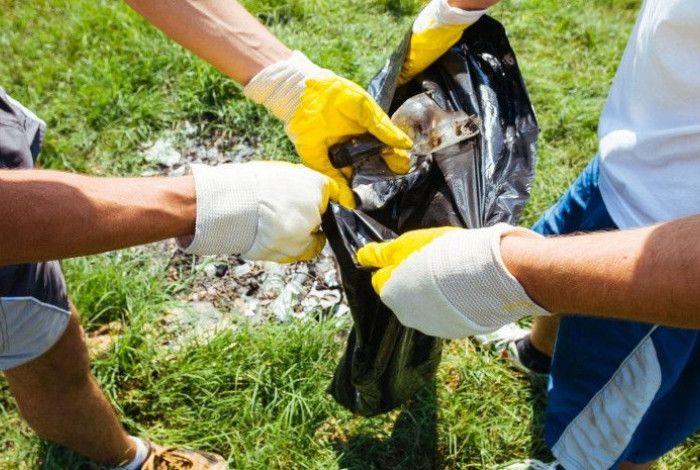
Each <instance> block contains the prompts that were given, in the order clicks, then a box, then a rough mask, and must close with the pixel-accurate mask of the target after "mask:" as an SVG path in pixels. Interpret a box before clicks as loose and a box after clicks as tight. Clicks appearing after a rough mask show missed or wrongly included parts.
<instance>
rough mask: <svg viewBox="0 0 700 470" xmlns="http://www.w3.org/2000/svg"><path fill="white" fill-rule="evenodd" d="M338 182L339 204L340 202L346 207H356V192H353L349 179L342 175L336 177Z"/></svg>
mask: <svg viewBox="0 0 700 470" xmlns="http://www.w3.org/2000/svg"><path fill="white" fill-rule="evenodd" d="M335 180H336V181H337V182H338V187H339V191H338V200H337V202H338V204H340V205H341V206H343V207H346V208H348V209H354V208H355V205H356V204H355V194H354V193H353V192H352V189H350V185H348V181H347V180H346V179H345V178H343V177H341V178H336V179H335Z"/></svg>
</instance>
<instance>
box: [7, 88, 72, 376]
mask: <svg viewBox="0 0 700 470" xmlns="http://www.w3.org/2000/svg"><path fill="white" fill-rule="evenodd" d="M45 128H46V125H45V124H44V122H43V121H41V120H40V119H39V118H37V117H36V116H35V115H34V113H32V112H31V111H29V110H27V109H26V108H25V107H24V106H22V105H21V104H19V103H18V102H17V101H15V100H13V99H12V98H10V97H9V96H8V95H7V93H5V90H3V89H2V88H0V169H16V168H17V169H18V168H24V169H30V168H33V167H34V164H35V162H36V159H37V157H38V155H39V150H40V149H41V144H42V140H43V136H44V130H45ZM10 225H11V224H10ZM69 319H70V307H69V305H68V295H67V293H66V283H65V280H64V279H63V273H62V272H61V266H60V265H59V263H58V262H57V261H49V262H46V263H30V264H19V265H12V266H1V267H0V370H7V369H11V368H13V367H17V366H20V365H22V364H24V363H26V362H29V361H31V360H32V359H35V358H37V357H39V356H41V355H42V354H44V353H45V352H46V351H47V350H48V349H49V348H51V346H53V345H54V344H55V343H56V342H57V341H58V340H59V339H60V338H61V336H63V332H64V331H65V329H66V327H67V326H68V320H69Z"/></svg>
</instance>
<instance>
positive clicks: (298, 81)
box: [243, 51, 333, 124]
mask: <svg viewBox="0 0 700 470" xmlns="http://www.w3.org/2000/svg"><path fill="white" fill-rule="evenodd" d="M331 76H333V72H331V71H330V70H327V69H323V68H321V67H319V66H318V65H316V64H314V63H313V62H311V61H310V60H309V59H308V58H307V57H306V56H305V55H304V54H303V53H301V52H300V51H294V52H292V54H291V56H290V57H289V58H287V59H285V60H281V61H279V62H275V63H273V64H271V65H269V66H267V67H265V68H264V69H262V70H261V71H260V72H258V73H257V74H256V75H255V76H254V77H253V78H252V79H251V80H250V81H249V82H248V84H247V85H246V86H245V88H244V89H243V93H244V94H245V96H247V97H248V98H250V99H251V100H253V101H255V102H256V103H258V104H262V105H263V106H265V107H266V108H267V109H269V110H270V112H271V113H272V114H274V115H275V117H277V118H278V119H280V120H281V121H282V122H284V123H285V124H286V123H288V122H289V120H290V119H291V117H292V114H293V113H294V111H295V110H296V109H297V108H298V107H299V103H300V102H301V96H302V94H303V93H304V89H305V86H306V80H308V79H310V78H317V79H320V78H328V77H331Z"/></svg>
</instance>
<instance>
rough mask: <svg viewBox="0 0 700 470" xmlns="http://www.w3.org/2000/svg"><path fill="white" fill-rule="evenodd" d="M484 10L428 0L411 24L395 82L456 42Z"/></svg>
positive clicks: (409, 76) (410, 75)
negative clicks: (404, 56) (405, 52)
mask: <svg viewBox="0 0 700 470" xmlns="http://www.w3.org/2000/svg"><path fill="white" fill-rule="evenodd" d="M482 3H484V2H482ZM485 3H494V2H492V1H486V2H485ZM485 12H486V10H462V9H461V8H455V7H452V6H450V5H449V4H448V3H447V0H432V1H431V2H430V3H429V4H428V5H426V6H425V8H423V10H422V11H421V12H420V13H419V14H418V17H417V18H416V21H415V22H414V23H413V34H411V42H410V44H409V46H408V54H407V55H406V59H405V60H404V64H403V67H402V69H401V75H400V76H399V84H401V85H402V84H404V83H406V82H408V81H410V80H411V79H412V78H413V77H415V76H416V75H418V74H419V73H421V72H422V71H423V70H425V69H427V68H428V66H430V64H432V63H433V62H435V61H436V60H437V59H438V58H439V57H440V56H441V55H443V54H444V53H445V52H447V51H448V50H449V49H450V47H452V46H453V45H454V44H455V43H456V42H457V41H459V38H460V37H462V33H463V32H464V30H465V29H467V26H469V25H470V24H472V23H474V22H476V20H478V19H479V18H480V17H481V15H483V14H484V13H485Z"/></svg>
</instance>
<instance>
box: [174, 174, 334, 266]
mask: <svg viewBox="0 0 700 470" xmlns="http://www.w3.org/2000/svg"><path fill="white" fill-rule="evenodd" d="M192 174H193V175H194V181H195V192H196V196H197V215H196V217H197V220H196V228H195V233H194V236H193V237H189V238H188V239H180V240H178V242H179V243H180V245H181V246H183V247H184V250H185V251H186V252H187V253H192V254H198V255H214V254H232V253H236V254H241V255H242V256H243V257H244V258H247V259H252V260H266V261H277V262H280V263H286V262H292V261H301V260H307V259H311V258H313V257H315V256H316V255H317V254H318V253H319V252H320V251H321V249H323V246H324V244H325V238H324V236H323V233H321V232H320V228H319V227H320V224H321V215H322V214H323V212H325V210H326V208H327V206H328V200H329V198H332V197H337V194H338V185H337V183H336V182H335V181H333V180H332V179H330V178H328V177H326V176H324V175H322V174H320V173H316V172H315V171H312V170H310V169H308V168H306V167H304V166H302V165H293V164H291V163H283V162H250V163H230V164H226V165H219V166H216V167H210V166H207V165H193V166H192Z"/></svg>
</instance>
